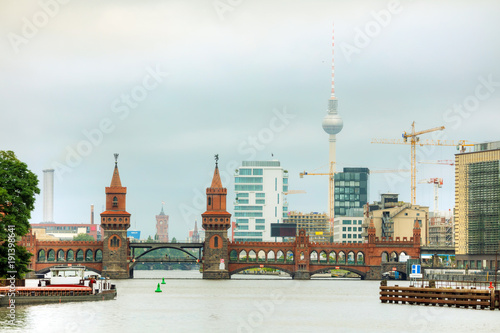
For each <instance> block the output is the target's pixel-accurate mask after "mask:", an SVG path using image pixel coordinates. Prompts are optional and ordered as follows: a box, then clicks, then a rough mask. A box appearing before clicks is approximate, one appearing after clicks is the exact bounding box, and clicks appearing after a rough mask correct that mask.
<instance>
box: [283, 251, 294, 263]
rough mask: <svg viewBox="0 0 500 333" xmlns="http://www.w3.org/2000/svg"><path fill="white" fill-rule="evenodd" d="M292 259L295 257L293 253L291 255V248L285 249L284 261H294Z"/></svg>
mask: <svg viewBox="0 0 500 333" xmlns="http://www.w3.org/2000/svg"><path fill="white" fill-rule="evenodd" d="M294 259H295V258H294V255H293V252H292V250H288V251H286V258H285V261H286V262H294V261H295V260H294Z"/></svg>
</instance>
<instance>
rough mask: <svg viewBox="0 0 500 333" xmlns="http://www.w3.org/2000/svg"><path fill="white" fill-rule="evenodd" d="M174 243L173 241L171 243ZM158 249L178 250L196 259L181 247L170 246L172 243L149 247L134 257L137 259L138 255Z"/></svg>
mask: <svg viewBox="0 0 500 333" xmlns="http://www.w3.org/2000/svg"><path fill="white" fill-rule="evenodd" d="M173 244H175V243H173ZM159 249H174V250H179V251H181V252H184V253H185V254H187V255H189V256H190V257H192V258H193V259H196V260H197V259H198V258H197V257H196V256H194V255H193V254H192V253H189V252H188V251H186V250H184V249H183V248H180V247H177V246H172V245H160V246H155V247H153V248H150V249H149V250H147V251H144V252H143V253H141V254H140V255H138V256H137V257H135V258H134V259H136V260H137V259H139V258H140V257H142V256H144V255H146V254H148V253H151V252H153V251H156V250H159Z"/></svg>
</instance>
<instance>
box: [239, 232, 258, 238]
mask: <svg viewBox="0 0 500 333" xmlns="http://www.w3.org/2000/svg"><path fill="white" fill-rule="evenodd" d="M234 236H235V237H236V236H247V237H251V236H255V237H262V232H258V231H241V232H239V231H236V232H235V233H234Z"/></svg>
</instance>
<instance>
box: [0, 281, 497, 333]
mask: <svg viewBox="0 0 500 333" xmlns="http://www.w3.org/2000/svg"><path fill="white" fill-rule="evenodd" d="M135 277H136V278H135V279H131V280H115V281H114V283H116V285H117V289H118V297H117V299H116V300H112V301H102V302H84V303H63V304H50V305H36V306H18V307H17V308H16V320H17V325H16V326H14V327H11V326H7V325H6V319H7V317H6V316H7V311H6V309H5V308H2V309H0V332H23V333H24V332H44V333H46V332H71V333H77V332H82V333H83V332H85V333H90V332H120V333H124V332H138V333H147V332H148V333H149V332H498V331H499V330H500V328H499V327H500V311H498V310H496V311H489V310H472V309H455V308H434V307H425V306H412V305H397V304H382V303H381V302H380V301H379V299H378V297H379V294H378V293H379V290H378V288H379V284H380V283H379V282H378V281H360V280H340V279H337V280H333V279H313V280H310V281H294V280H291V279H289V278H288V279H287V278H278V277H263V278H262V277H259V278H260V279H256V278H254V277H253V276H247V275H238V276H233V279H232V280H228V281H207V280H202V279H201V274H199V273H198V272H197V271H136V272H135ZM162 277H165V278H166V279H165V281H166V284H164V285H161V287H162V290H163V292H162V293H155V292H154V291H155V289H156V286H157V283H158V282H161V278H162ZM402 284H404V282H403V283H401V285H402Z"/></svg>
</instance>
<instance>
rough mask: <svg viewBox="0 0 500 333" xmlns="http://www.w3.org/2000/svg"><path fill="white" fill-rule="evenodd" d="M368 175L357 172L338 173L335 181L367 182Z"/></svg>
mask: <svg viewBox="0 0 500 333" xmlns="http://www.w3.org/2000/svg"><path fill="white" fill-rule="evenodd" d="M367 179H368V174H366V173H357V172H339V173H338V174H336V175H335V180H357V181H360V180H367Z"/></svg>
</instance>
